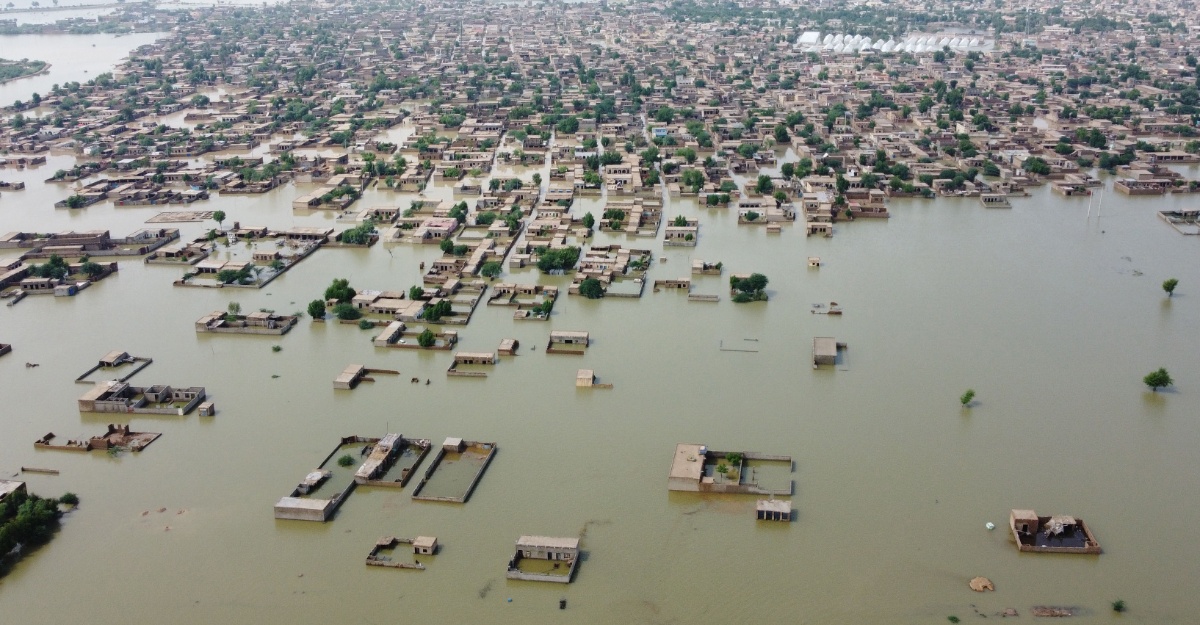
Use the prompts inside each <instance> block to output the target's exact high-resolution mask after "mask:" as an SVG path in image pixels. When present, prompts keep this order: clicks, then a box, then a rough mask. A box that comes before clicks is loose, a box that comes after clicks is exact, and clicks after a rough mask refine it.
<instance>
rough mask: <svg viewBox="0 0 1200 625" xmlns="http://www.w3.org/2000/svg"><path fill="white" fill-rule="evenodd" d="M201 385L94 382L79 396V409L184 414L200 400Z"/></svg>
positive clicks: (202, 388)
mask: <svg viewBox="0 0 1200 625" xmlns="http://www.w3.org/2000/svg"><path fill="white" fill-rule="evenodd" d="M204 397H205V395H204V387H203V386H189V387H187V388H175V387H171V386H166V385H162V384H156V385H154V386H145V387H142V386H130V385H129V384H126V383H124V382H118V381H116V380H109V381H106V382H97V383H96V385H95V386H93V387H92V388H91V389H89V390H88V392H86V393H84V394H83V396H82V397H80V398H79V402H78V403H79V412H128V413H136V414H167V415H185V414H188V413H189V412H191V411H192V410H193V409H194V408H195V407H196V406H197V405H199V404H200V402H202V401H204Z"/></svg>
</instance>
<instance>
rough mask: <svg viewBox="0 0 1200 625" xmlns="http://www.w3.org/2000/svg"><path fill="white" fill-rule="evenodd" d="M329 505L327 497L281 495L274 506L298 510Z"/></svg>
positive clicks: (320, 508)
mask: <svg viewBox="0 0 1200 625" xmlns="http://www.w3.org/2000/svg"><path fill="white" fill-rule="evenodd" d="M327 505H329V500H328V499H305V498H303V497H283V498H281V499H280V500H279V501H278V502H277V503H276V504H275V507H276V508H295V509H299V510H324V509H325V506H327Z"/></svg>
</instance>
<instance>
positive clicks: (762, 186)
mask: <svg viewBox="0 0 1200 625" xmlns="http://www.w3.org/2000/svg"><path fill="white" fill-rule="evenodd" d="M774 190H775V183H774V182H771V177H770V176H767V175H765V174H759V176H758V181H757V182H755V183H754V191H755V192H756V193H759V194H761V195H766V194H768V193H770V192H772V191H774Z"/></svg>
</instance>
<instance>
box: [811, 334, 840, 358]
mask: <svg viewBox="0 0 1200 625" xmlns="http://www.w3.org/2000/svg"><path fill="white" fill-rule="evenodd" d="M813 356H828V357H830V358H837V339H835V338H833V337H830V336H818V337H816V338H814V339H813Z"/></svg>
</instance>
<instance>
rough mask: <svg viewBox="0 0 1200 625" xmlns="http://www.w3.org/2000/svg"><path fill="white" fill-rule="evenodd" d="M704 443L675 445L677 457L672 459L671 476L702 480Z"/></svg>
mask: <svg viewBox="0 0 1200 625" xmlns="http://www.w3.org/2000/svg"><path fill="white" fill-rule="evenodd" d="M704 448H705V447H704V445H696V444H692V443H679V444H678V445H676V446H675V458H674V459H673V460H672V461H671V476H670V477H671V478H672V479H674V478H679V479H685V480H696V481H700V476H701V475H702V474H703V473H704V455H705V452H702V451H700V450H701V449H704Z"/></svg>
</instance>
